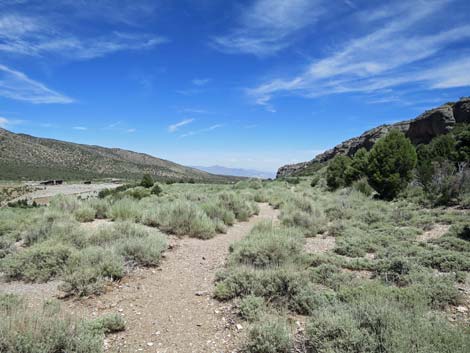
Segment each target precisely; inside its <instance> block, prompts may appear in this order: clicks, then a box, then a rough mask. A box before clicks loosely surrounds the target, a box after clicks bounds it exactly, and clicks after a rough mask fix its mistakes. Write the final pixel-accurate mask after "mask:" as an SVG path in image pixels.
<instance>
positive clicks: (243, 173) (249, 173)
mask: <svg viewBox="0 0 470 353" xmlns="http://www.w3.org/2000/svg"><path fill="white" fill-rule="evenodd" d="M192 168H196V169H199V170H203V171H205V172H208V173H212V174H218V175H231V176H238V177H248V178H260V179H269V178H274V177H275V176H276V173H274V172H272V173H271V172H262V171H259V170H253V169H242V168H228V167H222V166H220V165H213V166H210V167H203V166H193V167H192Z"/></svg>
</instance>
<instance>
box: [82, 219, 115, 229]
mask: <svg viewBox="0 0 470 353" xmlns="http://www.w3.org/2000/svg"><path fill="white" fill-rule="evenodd" d="M112 224H113V221H111V220H110V219H95V220H94V221H92V222H83V223H80V226H81V227H82V228H83V229H84V230H96V229H98V228H100V227H107V226H110V225H112Z"/></svg>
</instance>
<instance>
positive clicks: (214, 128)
mask: <svg viewBox="0 0 470 353" xmlns="http://www.w3.org/2000/svg"><path fill="white" fill-rule="evenodd" d="M223 126H224V125H223V124H215V125H212V126H209V127H206V128H204V129H200V130H195V131H189V132H187V133H185V134H182V135H180V137H181V138H183V137H189V136H194V135H199V134H202V133H204V132H209V131H213V130H216V129H220V128H221V127H223Z"/></svg>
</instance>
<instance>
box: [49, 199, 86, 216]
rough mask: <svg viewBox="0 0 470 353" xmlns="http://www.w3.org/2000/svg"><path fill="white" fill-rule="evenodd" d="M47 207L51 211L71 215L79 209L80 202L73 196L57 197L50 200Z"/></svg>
mask: <svg viewBox="0 0 470 353" xmlns="http://www.w3.org/2000/svg"><path fill="white" fill-rule="evenodd" d="M49 207H50V208H51V209H53V210H58V211H61V212H70V213H73V212H75V211H76V210H77V209H78V208H79V207H80V201H79V200H78V199H77V197H75V196H64V195H58V196H54V197H53V198H52V199H51V201H50V203H49Z"/></svg>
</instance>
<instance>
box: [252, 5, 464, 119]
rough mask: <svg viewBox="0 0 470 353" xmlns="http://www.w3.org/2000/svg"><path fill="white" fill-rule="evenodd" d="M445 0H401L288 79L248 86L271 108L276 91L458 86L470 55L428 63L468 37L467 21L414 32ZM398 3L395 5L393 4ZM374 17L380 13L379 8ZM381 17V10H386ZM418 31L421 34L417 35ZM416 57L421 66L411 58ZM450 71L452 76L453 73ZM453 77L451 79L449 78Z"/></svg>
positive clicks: (317, 92)
mask: <svg viewBox="0 0 470 353" xmlns="http://www.w3.org/2000/svg"><path fill="white" fill-rule="evenodd" d="M447 2H448V1H430V2H427V3H426V6H422V3H421V2H420V1H412V2H409V3H407V5H406V8H404V6H403V5H402V4H400V5H399V7H398V8H396V9H395V11H391V10H390V11H389V12H387V13H388V14H390V13H392V14H393V15H394V16H392V18H391V19H387V21H386V23H385V25H382V26H381V28H380V29H377V30H375V31H372V32H370V33H369V34H367V35H364V36H361V37H357V38H355V39H352V40H350V41H349V42H347V43H346V44H345V45H343V47H342V48H340V49H339V50H337V51H334V52H333V53H332V54H331V55H329V56H326V57H324V58H323V59H320V60H315V61H313V62H312V63H311V64H310V65H309V66H308V67H307V68H306V69H304V70H303V72H302V73H301V74H299V75H297V76H294V77H292V78H287V79H285V78H274V79H272V80H270V81H268V82H265V83H263V84H261V85H259V86H258V87H255V88H253V89H249V90H248V93H249V94H250V95H251V96H253V97H254V99H255V101H256V103H257V104H259V105H263V106H265V107H267V109H268V110H269V109H272V106H271V103H270V100H271V98H272V97H273V96H274V95H278V94H296V95H301V96H306V97H317V96H321V95H328V94H335V93H345V92H368V93H370V92H375V91H380V90H384V89H388V88H391V87H395V86H399V85H403V84H406V83H418V84H419V83H421V84H425V85H427V88H444V87H458V86H460V87H461V86H466V85H468V84H469V74H468V72H469V71H468V65H469V62H470V59H469V57H468V55H465V54H463V53H462V54H458V53H457V54H456V55H454V56H451V57H449V56H443V57H442V58H441V60H439V62H438V63H436V62H430V63H428V62H427V61H426V60H431V59H433V58H435V56H436V55H437V54H439V53H441V52H442V51H443V50H444V49H446V48H448V47H449V46H450V45H452V44H454V43H458V42H461V41H463V40H468V39H469V38H470V25H466V24H464V25H456V26H455V27H453V28H450V29H447V30H441V31H434V29H431V31H430V32H428V33H425V34H423V33H419V32H415V31H414V28H415V26H418V25H419V24H420V23H421V22H422V21H423V20H425V19H427V18H429V17H430V16H433V15H436V14H438V13H439V11H440V10H441V9H442V8H443V6H444V5H445V4H446V3H447ZM397 6H398V5H397ZM374 13H376V14H375V16H376V17H377V16H379V14H378V12H374ZM384 16H385V15H384ZM417 33H419V34H417ZM417 62H419V63H420V64H419V65H414V63H417ZM451 75H455V76H454V77H453V76H451ZM450 77H452V78H451V79H449V78H450Z"/></svg>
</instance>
